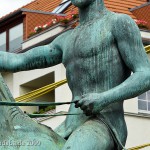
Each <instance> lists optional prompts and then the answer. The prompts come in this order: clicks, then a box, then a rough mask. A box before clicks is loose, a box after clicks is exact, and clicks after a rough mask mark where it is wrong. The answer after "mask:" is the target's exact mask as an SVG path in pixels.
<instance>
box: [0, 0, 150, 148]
mask: <svg viewBox="0 0 150 150" xmlns="http://www.w3.org/2000/svg"><path fill="white" fill-rule="evenodd" d="M71 1H72V3H73V4H74V5H75V6H77V7H78V8H79V16H80V24H79V25H78V26H77V27H76V28H75V29H73V30H69V31H67V32H65V33H63V34H62V35H60V36H58V37H57V38H56V39H55V40H54V41H53V42H52V43H50V44H49V45H45V46H39V47H36V48H33V49H31V50H30V51H27V52H25V53H23V54H11V53H6V52H1V53H0V70H1V71H8V72H17V71H25V70H32V69H40V68H46V67H50V66H54V65H57V64H59V63H63V64H64V66H65V67H66V75H67V80H68V84H69V87H70V89H71V91H72V97H73V98H72V101H74V102H75V104H74V103H72V104H71V106H70V109H69V113H78V114H79V115H74V116H67V118H66V120H65V121H64V122H63V123H62V124H61V125H60V126H59V127H58V128H57V129H56V130H55V132H56V133H57V134H58V135H57V134H56V133H55V132H53V131H52V130H50V129H49V133H48V129H47V128H46V127H43V126H42V125H41V126H40V125H38V124H36V123H33V121H31V119H30V118H28V117H27V116H25V115H24V114H21V112H20V111H19V109H18V108H17V107H15V106H13V107H8V108H7V109H10V110H13V109H14V110H13V114H14V115H13V117H14V118H16V119H15V122H13V123H14V124H15V126H17V127H16V128H17V130H13V132H12V130H11V128H12V126H14V125H12V124H13V123H11V121H12V120H13V119H12V120H11V119H10V118H11V117H10V116H9V115H8V116H7V117H5V118H4V117H3V116H5V113H6V106H5V107H4V109H3V112H4V113H3V114H1V117H2V118H4V119H3V120H4V127H5V128H4V127H2V128H1V129H2V130H1V133H3V132H4V130H8V128H10V129H9V130H10V132H9V133H7V134H6V138H8V137H10V139H14V140H16V139H17V137H19V138H20V137H22V138H24V136H25V137H26V138H28V137H30V139H34V138H35V139H37V137H38V139H39V140H40V141H41V143H42V142H43V141H44V140H43V139H44V137H46V139H47V141H45V142H44V143H47V144H46V146H47V147H44V148H43V147H42V145H41V147H40V148H39V149H44V150H46V149H47V150H48V149H50V150H57V149H62V150H116V149H118V150H121V149H122V148H123V146H124V145H125V142H126V138H127V128H126V123H125V120H124V111H123V101H124V100H126V99H129V98H132V97H135V96H137V95H139V94H141V93H143V92H145V91H147V90H149V89H150V62H149V60H148V57H147V55H146V53H145V50H144V47H143V44H142V40H141V36H140V32H139V29H138V27H137V25H136V24H135V23H134V21H133V20H132V19H131V18H130V17H129V16H127V15H124V14H117V13H113V12H110V11H108V10H107V9H106V8H105V6H104V3H103V0H71ZM131 72H133V74H132V75H131ZM15 109H16V110H18V112H17V113H16V112H15ZM8 112H9V110H8ZM18 114H19V115H20V114H21V115H22V116H20V119H18V118H17V115H18ZM25 118H27V121H24V120H25ZM6 120H7V121H6ZM20 120H21V122H23V123H24V124H20ZM5 124H6V125H7V126H6V125H5ZM29 133H30V134H29ZM28 134H29V135H28ZM42 135H43V136H42ZM1 139H3V137H2V135H1ZM36 148H37V149H38V147H35V148H34V149H36ZM13 149H15V147H13ZM18 149H19V148H18ZM18 149H17V148H16V150H18ZM22 149H23V146H22ZM22 149H21V150H22Z"/></svg>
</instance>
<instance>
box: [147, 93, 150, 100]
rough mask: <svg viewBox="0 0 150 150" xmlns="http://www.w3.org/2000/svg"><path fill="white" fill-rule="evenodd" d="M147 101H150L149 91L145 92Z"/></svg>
mask: <svg viewBox="0 0 150 150" xmlns="http://www.w3.org/2000/svg"><path fill="white" fill-rule="evenodd" d="M147 100H148V101H150V91H147Z"/></svg>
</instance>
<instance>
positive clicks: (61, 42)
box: [53, 29, 72, 47]
mask: <svg viewBox="0 0 150 150" xmlns="http://www.w3.org/2000/svg"><path fill="white" fill-rule="evenodd" d="M71 32H72V29H70V30H67V31H65V32H63V33H61V34H60V35H59V36H57V37H56V38H55V40H54V41H53V44H55V45H57V46H61V47H62V46H63V45H64V44H65V41H67V39H68V38H69V37H70V34H71Z"/></svg>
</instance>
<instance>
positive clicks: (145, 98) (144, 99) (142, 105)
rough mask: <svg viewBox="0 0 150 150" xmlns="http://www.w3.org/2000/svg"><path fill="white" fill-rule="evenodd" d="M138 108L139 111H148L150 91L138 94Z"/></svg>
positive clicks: (149, 107) (149, 109)
mask: <svg viewBox="0 0 150 150" xmlns="http://www.w3.org/2000/svg"><path fill="white" fill-rule="evenodd" d="M138 109H139V112H141V113H150V91H147V92H146V93H143V94H142V95H140V96H138Z"/></svg>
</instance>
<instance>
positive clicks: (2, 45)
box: [0, 32, 6, 51]
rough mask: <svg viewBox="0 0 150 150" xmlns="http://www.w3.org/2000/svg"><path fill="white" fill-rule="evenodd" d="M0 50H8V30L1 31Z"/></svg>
mask: <svg viewBox="0 0 150 150" xmlns="http://www.w3.org/2000/svg"><path fill="white" fill-rule="evenodd" d="M0 51H6V32H3V33H0Z"/></svg>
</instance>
